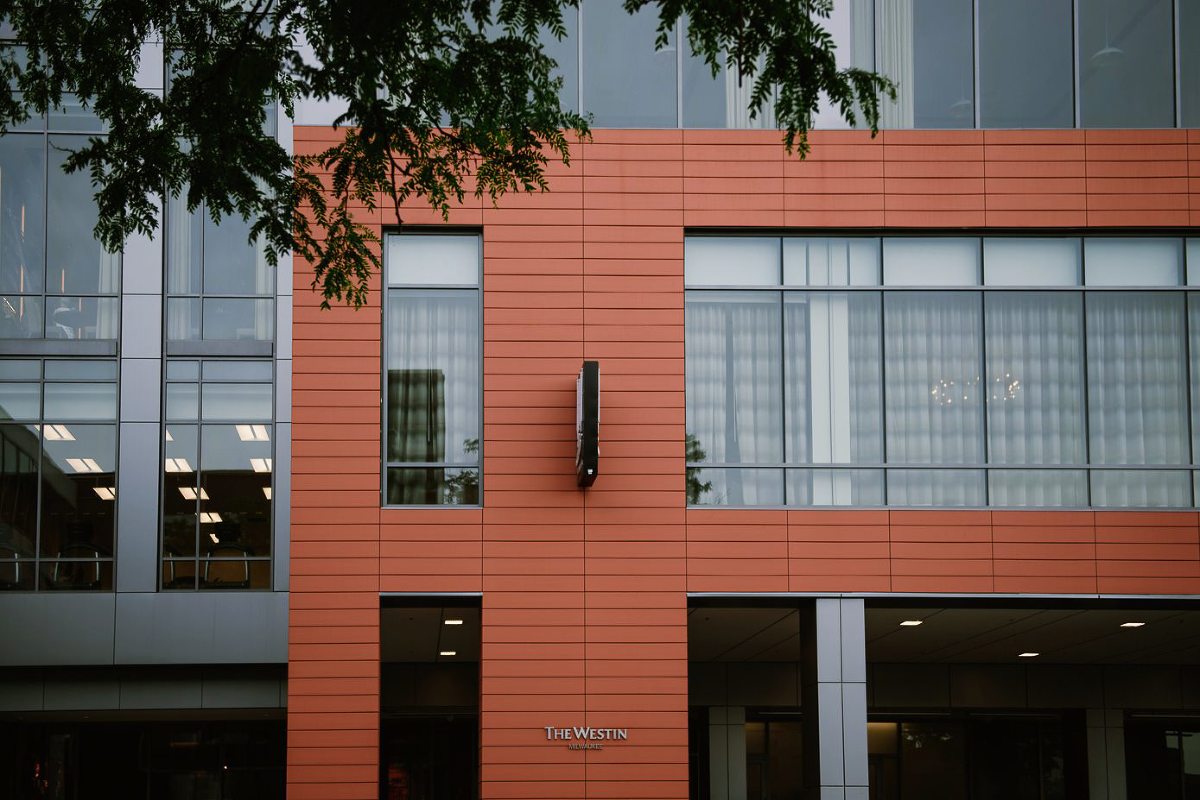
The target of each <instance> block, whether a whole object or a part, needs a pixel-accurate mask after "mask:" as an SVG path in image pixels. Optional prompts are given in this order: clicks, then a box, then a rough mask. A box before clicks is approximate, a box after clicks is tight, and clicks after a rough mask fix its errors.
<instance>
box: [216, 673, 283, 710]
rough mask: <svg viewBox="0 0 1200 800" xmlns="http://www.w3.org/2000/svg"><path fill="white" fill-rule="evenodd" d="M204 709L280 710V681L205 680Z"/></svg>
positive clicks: (248, 679) (249, 679)
mask: <svg viewBox="0 0 1200 800" xmlns="http://www.w3.org/2000/svg"><path fill="white" fill-rule="evenodd" d="M203 686H204V694H203V698H202V704H203V707H204V708H278V707H279V681H278V680H275V679H268V680H254V679H252V678H210V677H205V678H204V684H203Z"/></svg>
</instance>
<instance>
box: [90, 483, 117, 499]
mask: <svg viewBox="0 0 1200 800" xmlns="http://www.w3.org/2000/svg"><path fill="white" fill-rule="evenodd" d="M92 491H93V492H95V493H96V496H97V497H99V498H100V499H101V500H116V499H117V490H116V487H113V486H93V487H92Z"/></svg>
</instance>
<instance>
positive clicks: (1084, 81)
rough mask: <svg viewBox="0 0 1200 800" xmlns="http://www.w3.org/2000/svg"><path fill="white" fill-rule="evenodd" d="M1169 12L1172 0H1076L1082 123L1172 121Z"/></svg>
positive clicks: (1101, 125) (1115, 125) (1117, 125)
mask: <svg viewBox="0 0 1200 800" xmlns="http://www.w3.org/2000/svg"><path fill="white" fill-rule="evenodd" d="M1181 5H1182V6H1186V5H1188V3H1187V2H1183V3H1181ZM1172 14H1173V8H1172V3H1171V0H1079V48H1078V51H1079V64H1078V69H1079V111H1080V122H1081V124H1082V125H1084V126H1085V127H1089V128H1163V127H1170V126H1171V125H1173V124H1174V123H1175V80H1174V76H1175V65H1174V52H1175V48H1174V41H1173V40H1174V36H1173V30H1174V24H1173V21H1172ZM1184 49H1185V50H1186V49H1187V47H1186V46H1185V47H1184Z"/></svg>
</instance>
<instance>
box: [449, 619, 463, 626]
mask: <svg viewBox="0 0 1200 800" xmlns="http://www.w3.org/2000/svg"><path fill="white" fill-rule="evenodd" d="M445 623H446V624H447V625H462V624H463V621H462V620H461V619H448V620H445Z"/></svg>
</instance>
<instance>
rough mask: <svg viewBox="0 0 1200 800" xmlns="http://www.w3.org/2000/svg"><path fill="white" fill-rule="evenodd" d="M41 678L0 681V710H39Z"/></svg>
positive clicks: (40, 703) (40, 705)
mask: <svg viewBox="0 0 1200 800" xmlns="http://www.w3.org/2000/svg"><path fill="white" fill-rule="evenodd" d="M43 688H44V687H43V684H42V680H41V678H32V677H30V678H18V679H15V680H7V681H0V711H41V710H42V690H43Z"/></svg>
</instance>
